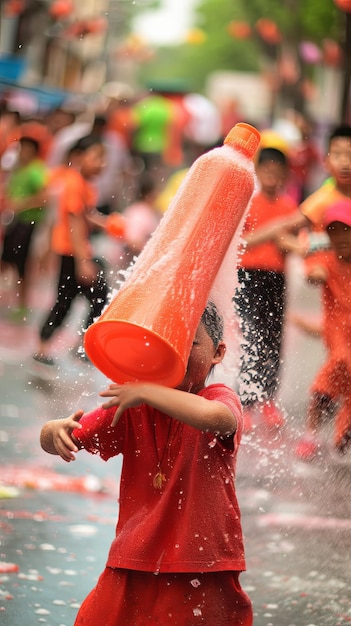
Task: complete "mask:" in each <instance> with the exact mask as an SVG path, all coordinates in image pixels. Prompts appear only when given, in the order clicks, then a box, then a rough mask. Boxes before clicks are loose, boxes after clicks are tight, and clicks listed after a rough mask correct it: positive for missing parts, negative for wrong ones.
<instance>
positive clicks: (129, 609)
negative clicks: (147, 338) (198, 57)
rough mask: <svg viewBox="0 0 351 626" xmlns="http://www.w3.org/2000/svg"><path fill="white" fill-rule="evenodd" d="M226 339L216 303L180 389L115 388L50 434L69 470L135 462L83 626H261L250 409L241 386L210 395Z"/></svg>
mask: <svg viewBox="0 0 351 626" xmlns="http://www.w3.org/2000/svg"><path fill="white" fill-rule="evenodd" d="M222 332H223V323H222V319H221V317H220V316H219V315H218V312H217V309H216V307H215V306H214V304H213V303H208V305H207V307H206V309H205V311H204V313H203V315H202V318H201V322H200V324H199V327H198V330H197V332H196V336H195V338H194V342H193V347H192V350H191V353H190V357H189V361H188V367H187V371H186V374H185V377H184V380H183V382H182V383H181V384H180V385H179V387H178V388H177V389H170V388H167V387H164V386H161V385H157V384H151V383H147V382H141V383H130V384H124V385H118V384H111V385H110V386H109V387H108V388H107V389H106V390H105V391H103V392H102V393H101V395H102V396H103V397H105V398H108V400H107V401H106V402H105V403H104V404H103V405H102V407H101V408H98V409H96V410H95V411H93V412H91V413H88V414H86V415H83V412H82V411H77V412H76V413H74V414H73V415H71V416H70V417H68V418H66V419H61V420H53V421H49V422H47V423H46V424H45V425H44V427H43V429H42V432H41V445H42V447H43V449H44V450H45V451H46V452H49V453H51V454H59V455H60V456H61V457H62V458H63V459H64V460H66V461H72V460H74V458H75V453H76V452H77V451H78V450H79V449H81V448H85V449H86V450H88V451H89V452H91V453H98V454H100V456H101V457H102V458H103V459H104V460H107V459H109V458H110V457H112V456H115V455H117V454H119V453H121V454H123V467H122V475H121V483H120V501H119V518H118V522H117V528H116V536H115V539H114V541H113V543H112V545H111V549H110V552H109V556H108V559H107V564H106V568H105V570H104V572H103V573H102V575H101V576H100V578H99V581H98V583H97V586H96V587H95V589H94V590H93V591H92V592H91V593H90V594H89V595H88V597H87V598H86V600H85V601H84V602H83V604H82V606H81V608H80V610H79V613H78V616H77V618H76V622H75V625H76V626H80V625H82V624H85V625H90V626H96V624H103V625H104V626H125V625H126V624H129V625H133V626H145V624H150V625H155V626H156V624H160V625H161V624H162V625H164V624H170V623H171V624H174V625H175V626H189V625H190V624H195V623H197V622H198V621H199V622H201V623H202V624H205V625H207V626H214V624H216V626H225V625H227V624H235V625H238V626H239V625H241V626H251V625H252V607H251V603H250V600H249V598H248V596H247V595H246V593H245V592H244V591H243V590H242V589H241V586H240V583H239V575H240V572H241V571H243V570H244V569H245V556H244V548H243V539H242V530H241V524H240V510H239V506H238V502H237V498H236V493H235V484H234V479H235V465H236V456H237V451H238V445H239V442H240V438H241V432H242V410H241V405H240V401H239V398H238V396H237V395H236V394H235V392H234V391H232V390H231V389H230V388H229V387H226V386H225V385H223V384H218V383H217V384H211V385H209V386H207V387H206V386H205V381H206V379H207V377H208V375H209V374H210V372H211V371H212V369H213V367H214V366H215V365H216V364H217V363H220V362H221V361H222V359H223V357H224V353H225V344H224V343H223V341H222ZM116 406H117V407H118V408H117V410H116ZM156 574H157V575H156Z"/></svg>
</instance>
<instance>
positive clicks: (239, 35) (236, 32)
mask: <svg viewBox="0 0 351 626" xmlns="http://www.w3.org/2000/svg"><path fill="white" fill-rule="evenodd" d="M227 31H228V33H229V35H230V36H231V37H234V39H249V37H251V33H252V30H251V26H250V24H248V23H247V22H238V21H236V20H232V21H231V22H229V24H228V26H227Z"/></svg>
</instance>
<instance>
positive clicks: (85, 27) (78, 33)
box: [65, 17, 107, 39]
mask: <svg viewBox="0 0 351 626" xmlns="http://www.w3.org/2000/svg"><path fill="white" fill-rule="evenodd" d="M106 29H107V20H106V19H105V18H104V17H90V18H86V19H84V20H77V21H76V22H73V23H72V24H70V25H69V26H68V28H66V30H65V35H66V37H79V38H81V39H82V38H83V37H85V36H86V35H101V34H102V33H104V32H105V31H106Z"/></svg>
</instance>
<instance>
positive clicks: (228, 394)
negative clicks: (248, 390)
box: [199, 383, 240, 404]
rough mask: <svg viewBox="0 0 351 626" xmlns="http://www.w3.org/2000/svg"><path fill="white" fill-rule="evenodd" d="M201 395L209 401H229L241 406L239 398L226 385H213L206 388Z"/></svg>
mask: <svg viewBox="0 0 351 626" xmlns="http://www.w3.org/2000/svg"><path fill="white" fill-rule="evenodd" d="M199 395H201V396H204V397H205V398H207V399H208V400H219V401H221V400H225V399H228V400H230V401H231V402H235V403H236V404H238V403H239V404H240V400H239V396H238V394H237V393H236V391H234V390H233V389H232V388H231V387H229V386H228V385H226V384H224V383H212V384H211V385H208V386H207V387H204V388H203V389H202V390H201V391H200V393H199Z"/></svg>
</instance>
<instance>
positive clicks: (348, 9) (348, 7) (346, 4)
mask: <svg viewBox="0 0 351 626" xmlns="http://www.w3.org/2000/svg"><path fill="white" fill-rule="evenodd" d="M334 4H336V6H337V7H338V9H340V10H341V11H344V12H345V13H351V0H334Z"/></svg>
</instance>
